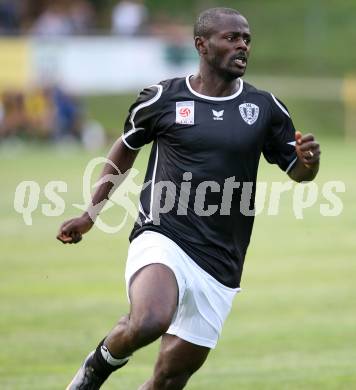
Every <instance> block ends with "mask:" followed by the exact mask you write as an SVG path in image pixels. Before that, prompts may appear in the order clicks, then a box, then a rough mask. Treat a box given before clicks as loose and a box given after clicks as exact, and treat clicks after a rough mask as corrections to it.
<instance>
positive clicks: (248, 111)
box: [239, 103, 260, 125]
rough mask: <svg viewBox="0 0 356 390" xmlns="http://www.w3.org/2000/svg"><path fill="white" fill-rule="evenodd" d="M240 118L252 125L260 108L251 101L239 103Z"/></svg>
mask: <svg viewBox="0 0 356 390" xmlns="http://www.w3.org/2000/svg"><path fill="white" fill-rule="evenodd" d="M239 110H240V114H241V117H242V119H243V120H244V121H245V122H246V123H247V124H248V125H253V124H254V123H255V122H256V121H257V118H258V114H259V112H260V108H259V107H258V106H256V104H253V103H243V104H240V105H239Z"/></svg>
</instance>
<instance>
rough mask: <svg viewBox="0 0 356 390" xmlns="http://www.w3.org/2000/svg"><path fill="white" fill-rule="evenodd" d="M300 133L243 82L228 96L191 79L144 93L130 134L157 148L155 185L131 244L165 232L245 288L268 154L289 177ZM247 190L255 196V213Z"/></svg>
mask: <svg viewBox="0 0 356 390" xmlns="http://www.w3.org/2000/svg"><path fill="white" fill-rule="evenodd" d="M294 133H295V129H294V126H293V123H292V121H291V119H290V116H289V113H288V111H287V109H286V108H285V106H284V105H283V104H282V103H281V102H280V101H279V100H277V99H276V98H275V97H274V96H273V95H272V94H270V93H267V92H264V91H260V90H258V89H256V88H254V87H253V86H251V85H249V84H247V83H245V82H243V80H242V79H240V88H239V90H238V91H237V92H236V93H235V94H234V95H231V96H227V97H210V96H204V95H201V94H199V93H197V92H196V91H194V90H193V89H192V87H191V86H190V82H189V77H187V78H176V79H171V80H167V81H163V82H161V83H159V84H157V85H153V86H151V87H149V88H146V89H144V90H143V91H142V92H141V93H140V95H139V96H138V99H137V101H136V102H135V103H134V104H133V105H132V107H131V108H130V113H129V116H128V118H127V120H126V123H125V131H124V135H123V136H122V140H123V142H124V143H125V145H126V146H127V147H128V148H130V149H134V150H136V149H139V148H141V147H142V146H143V145H145V144H148V143H150V142H153V146H152V150H151V155H150V158H149V162H148V168H147V172H146V178H145V182H149V183H150V184H149V185H146V186H145V188H144V189H143V190H142V192H141V195H140V205H139V210H140V212H139V217H138V220H137V222H136V223H135V226H134V228H133V231H132V233H131V236H130V240H132V239H134V238H135V237H137V236H138V235H139V234H141V233H142V232H143V231H145V230H153V231H157V232H159V233H162V234H164V235H166V236H167V237H169V238H170V239H172V240H173V241H174V242H176V243H177V244H178V245H179V246H180V247H181V248H182V249H183V250H184V251H185V252H186V253H187V254H188V255H189V256H190V257H191V258H192V259H193V260H194V261H195V262H196V263H197V264H198V265H199V266H200V267H201V268H203V269H204V270H205V271H207V272H208V273H209V274H211V275H212V276H213V277H214V278H216V279H217V280H218V281H219V282H221V283H223V284H224V285H226V286H229V287H238V286H239V285H240V279H241V273H242V268H243V263H244V258H245V254H246V250H247V247H248V244H249V241H250V236H251V231H252V226H253V220H254V215H253V211H252V212H251V210H253V206H254V194H255V185H256V177H257V169H258V164H259V159H260V155H261V152H262V153H263V154H264V156H265V158H266V159H267V161H268V162H270V163H272V164H278V165H279V167H280V168H281V169H282V170H284V171H287V172H288V171H289V170H290V169H291V168H292V166H293V164H294V163H295V161H296V160H297V158H296V152H295V147H294V143H293V141H294ZM244 187H245V188H247V189H249V190H250V191H249V195H251V196H250V197H248V202H247V203H248V205H247V207H246V193H245V195H243V192H244V191H243V188H244ZM158 188H159V189H160V191H158V190H157V189H158ZM226 188H227V190H226ZM157 191H158V192H159V197H158V198H157V196H156V192H157ZM247 193H248V191H247ZM244 196H245V199H242V198H243V197H244ZM243 203H244V204H243ZM157 210H160V211H161V212H160V213H159V215H157ZM155 211H156V212H155Z"/></svg>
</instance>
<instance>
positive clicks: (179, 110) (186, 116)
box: [176, 101, 194, 125]
mask: <svg viewBox="0 0 356 390" xmlns="http://www.w3.org/2000/svg"><path fill="white" fill-rule="evenodd" d="M176 123H179V124H180V125H194V101H188V102H176Z"/></svg>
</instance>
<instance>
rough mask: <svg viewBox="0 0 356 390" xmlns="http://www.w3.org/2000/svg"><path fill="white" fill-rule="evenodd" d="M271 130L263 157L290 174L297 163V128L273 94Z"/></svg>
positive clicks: (264, 147)
mask: <svg viewBox="0 0 356 390" xmlns="http://www.w3.org/2000/svg"><path fill="white" fill-rule="evenodd" d="M271 97H272V101H271V121H270V129H269V132H268V133H267V136H266V140H265V143H264V146H263V155H264V156H265V159H266V160H267V161H268V162H269V163H271V164H278V166H279V167H280V168H281V169H282V170H283V171H285V172H287V173H288V172H289V171H290V170H291V169H292V168H293V166H294V164H295V163H296V161H297V153H296V151H295V128H294V125H293V122H292V119H291V117H290V115H289V112H288V110H287V108H286V107H285V106H284V104H283V103H282V102H281V101H279V100H278V99H276V98H275V97H274V96H273V95H272V94H271Z"/></svg>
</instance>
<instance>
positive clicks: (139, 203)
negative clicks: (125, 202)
mask: <svg viewBox="0 0 356 390" xmlns="http://www.w3.org/2000/svg"><path fill="white" fill-rule="evenodd" d="M138 211H139V212H140V213H141V214H142V215H143V216H144V217H145V222H148V221H149V218H148V217H147V215H146V213H145V212H144V210H143V206H142V203H141V202H138Z"/></svg>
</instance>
